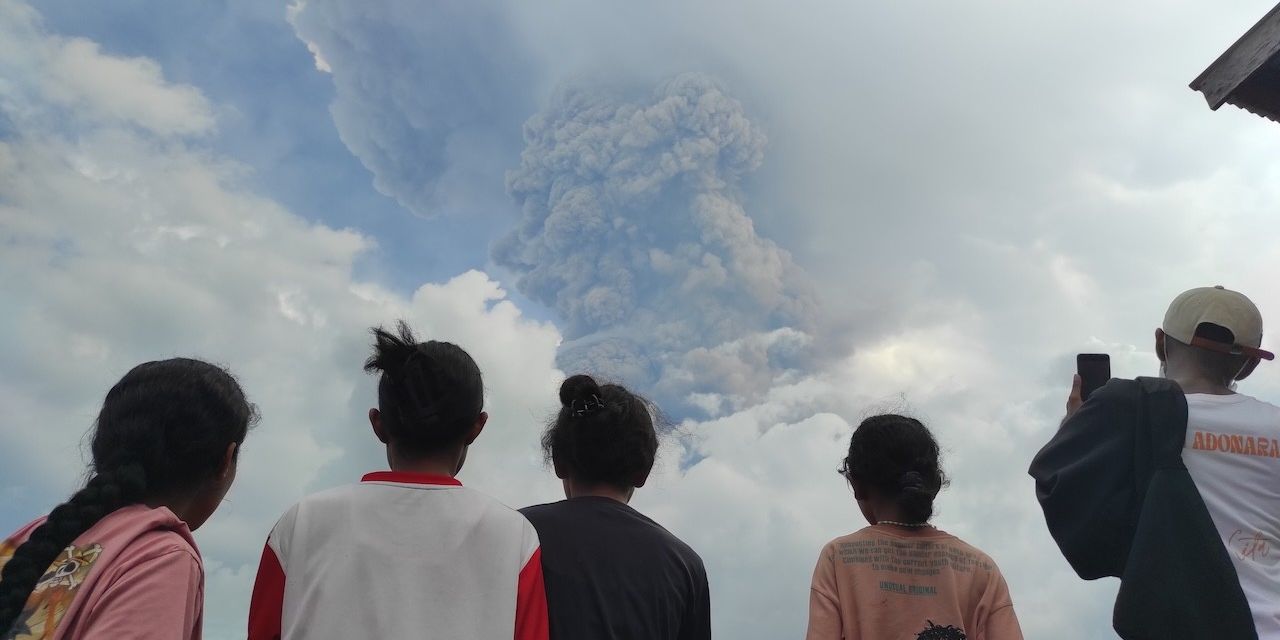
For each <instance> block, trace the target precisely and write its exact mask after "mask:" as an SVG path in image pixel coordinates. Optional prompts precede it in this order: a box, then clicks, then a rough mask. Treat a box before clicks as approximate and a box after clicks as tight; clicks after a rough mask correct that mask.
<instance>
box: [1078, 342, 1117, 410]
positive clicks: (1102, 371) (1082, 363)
mask: <svg viewBox="0 0 1280 640" xmlns="http://www.w3.org/2000/svg"><path fill="white" fill-rule="evenodd" d="M1076 373H1078V374H1080V399H1081V400H1088V399H1089V395H1090V394H1092V393H1093V392H1094V391H1097V390H1098V389H1100V388H1101V387H1102V385H1104V384H1106V383H1107V381H1108V380H1110V379H1111V356H1109V355H1107V354H1105V353H1081V354H1079V355H1077V356H1076Z"/></svg>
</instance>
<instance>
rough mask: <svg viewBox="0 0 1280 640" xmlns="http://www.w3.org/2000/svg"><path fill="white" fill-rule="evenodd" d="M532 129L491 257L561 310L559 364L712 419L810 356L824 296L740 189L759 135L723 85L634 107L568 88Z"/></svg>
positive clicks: (678, 89)
mask: <svg viewBox="0 0 1280 640" xmlns="http://www.w3.org/2000/svg"><path fill="white" fill-rule="evenodd" d="M524 134H525V142H526V147H525V150H524V152H523V154H522V155H521V163H520V167H519V168H518V169H516V170H514V171H511V172H510V173H509V174H508V175H507V189H508V191H509V192H510V194H511V195H512V197H514V198H515V200H516V201H517V203H518V204H519V205H520V207H521V211H522V218H521V220H520V223H519V226H518V227H517V228H516V229H514V230H512V231H511V232H510V233H508V234H507V235H506V236H505V237H504V238H502V239H501V240H500V241H499V242H497V243H496V244H495V245H494V248H493V256H494V259H495V260H496V261H497V262H498V263H499V264H501V265H503V266H505V267H508V268H510V269H512V270H514V271H515V272H516V273H518V274H519V279H518V282H517V286H518V287H519V289H520V291H521V292H523V293H524V294H525V295H527V296H529V297H531V298H533V299H535V300H537V301H540V302H542V303H544V304H546V305H548V306H550V307H552V308H553V309H555V311H556V312H557V314H558V315H559V317H560V319H561V323H560V326H561V330H562V331H563V332H564V336H565V344H564V345H563V346H562V349H561V354H560V358H559V362H560V366H562V367H563V368H565V369H566V370H571V371H577V370H588V371H594V372H597V373H601V374H603V375H605V376H609V377H614V378H618V379H621V380H624V381H626V382H628V383H630V384H635V385H638V386H640V387H641V388H648V389H652V390H654V391H656V392H657V393H658V395H659V396H661V397H663V398H664V399H667V400H678V401H681V402H684V403H690V402H692V403H694V404H697V405H698V406H701V407H702V408H704V409H707V410H710V411H712V412H714V411H716V410H717V409H718V404H719V403H720V402H721V401H723V400H729V401H730V402H732V403H734V404H738V403H740V402H742V401H746V400H749V399H752V398H754V397H755V396H756V395H757V394H759V393H761V392H763V391H764V390H765V389H767V388H768V387H769V386H770V385H771V384H773V383H774V382H775V380H776V378H777V377H778V376H780V375H785V373H786V372H787V371H788V370H790V369H791V368H792V367H793V366H794V365H795V364H796V363H797V362H801V361H803V360H804V359H805V358H806V352H807V350H808V345H809V344H810V342H811V340H810V333H811V332H812V331H813V330H814V328H815V326H816V325H817V322H816V317H817V303H816V300H815V296H814V294H813V292H812V291H811V290H810V287H809V286H808V284H807V281H806V278H805V277H804V275H803V273H802V272H801V270H800V269H799V268H798V267H797V266H796V265H795V264H794V263H793V261H792V259H791V256H790V255H789V254H788V253H787V252H786V251H785V250H783V249H781V248H779V247H778V246H777V245H776V244H774V243H773V242H772V241H770V240H768V239H767V238H763V237H761V236H760V235H759V234H758V233H757V232H756V230H755V227H754V225H753V224H752V221H751V218H750V217H749V216H748V215H747V213H746V210H745V209H744V205H743V198H742V195H741V192H740V184H741V181H742V179H743V178H744V176H746V175H747V174H749V173H751V172H752V171H754V170H755V169H757V168H758V167H759V166H760V164H761V162H762V161H763V159H764V153H765V143H766V140H765V135H764V133H763V132H762V131H761V129H760V127H759V126H757V125H756V124H755V123H753V122H752V121H751V119H750V118H748V117H747V115H746V113H745V112H744V110H743V106H742V104H741V103H740V102H738V101H737V100H735V99H734V98H733V97H731V96H730V95H728V94H727V93H726V92H725V90H724V89H723V88H722V87H721V86H720V85H719V84H718V83H717V82H716V81H715V80H714V79H712V78H710V77H708V76H705V75H700V74H682V75H679V76H677V77H675V78H672V79H670V80H668V81H667V82H665V83H664V84H662V85H661V86H659V87H658V88H657V89H656V90H655V91H654V92H653V93H652V95H650V96H648V97H646V98H643V99H639V100H635V99H632V100H628V99H627V98H626V97H624V96H622V95H619V94H618V93H611V92H607V91H599V90H593V89H586V88H581V87H570V88H566V89H563V90H562V91H560V92H559V93H558V94H557V95H556V96H555V97H554V98H553V99H552V101H551V103H550V105H549V106H548V107H547V108H546V109H544V110H543V111H542V112H540V113H538V114H537V115H535V116H533V117H532V118H530V119H529V120H528V122H526V124H525V128H524Z"/></svg>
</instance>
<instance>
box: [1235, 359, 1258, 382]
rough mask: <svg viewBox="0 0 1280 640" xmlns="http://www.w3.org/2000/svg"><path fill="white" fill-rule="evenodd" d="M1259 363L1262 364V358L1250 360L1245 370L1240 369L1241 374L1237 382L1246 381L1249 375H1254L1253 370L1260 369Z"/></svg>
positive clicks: (1238, 375)
mask: <svg viewBox="0 0 1280 640" xmlns="http://www.w3.org/2000/svg"><path fill="white" fill-rule="evenodd" d="M1259 362H1262V358H1249V362H1246V363H1245V365H1244V368H1242V369H1240V373H1237V374H1236V380H1244V379H1245V378H1248V377H1249V374H1251V373H1253V370H1254V369H1257V368H1258V363H1259Z"/></svg>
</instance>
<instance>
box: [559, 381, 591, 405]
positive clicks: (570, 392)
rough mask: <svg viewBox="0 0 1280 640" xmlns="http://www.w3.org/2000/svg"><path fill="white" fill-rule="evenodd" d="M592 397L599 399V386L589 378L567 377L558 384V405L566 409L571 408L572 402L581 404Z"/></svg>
mask: <svg viewBox="0 0 1280 640" xmlns="http://www.w3.org/2000/svg"><path fill="white" fill-rule="evenodd" d="M592 396H595V397H597V398H598V397H600V385H599V384H596V381H595V378H592V377H591V376H588V375H582V374H579V375H576V376H569V377H568V378H565V381H564V382H563V383H561V384H560V404H562V405H564V406H566V407H569V406H572V405H573V401H574V400H577V401H579V402H583V401H586V400H590V399H591V398H592Z"/></svg>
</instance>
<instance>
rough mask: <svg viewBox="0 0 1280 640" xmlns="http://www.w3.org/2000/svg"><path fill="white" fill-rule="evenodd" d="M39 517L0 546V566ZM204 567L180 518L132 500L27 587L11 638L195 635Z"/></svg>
mask: <svg viewBox="0 0 1280 640" xmlns="http://www.w3.org/2000/svg"><path fill="white" fill-rule="evenodd" d="M43 522H44V518H41V519H39V520H36V521H35V522H32V523H31V524H28V525H27V526H25V527H23V528H22V529H19V530H18V531H17V532H16V533H14V534H13V535H12V536H10V537H9V538H8V539H7V540H5V541H4V542H3V543H0V567H3V566H4V564H5V563H7V562H8V561H9V559H10V557H12V555H13V551H14V549H15V548H16V547H17V546H18V545H19V544H21V543H23V542H25V541H26V539H27V538H28V537H29V536H30V535H31V532H32V531H34V530H35V528H36V527H37V526H39V525H40V524H41V523H43ZM203 608H204V568H203V565H202V564H201V562H200V552H199V550H198V549H197V548H196V544H195V540H193V539H192V537H191V531H190V530H189V529H188V528H187V525H186V523H184V522H183V521H182V520H180V519H178V517H177V516H175V515H174V514H173V512H171V511H169V510H168V509H166V508H163V507H161V508H158V509H152V508H150V507H147V506H144V505H133V506H129V507H125V508H123V509H120V510H118V511H116V512H114V513H112V514H110V515H108V516H107V517H105V518H103V519H102V520H101V521H99V522H98V523H97V524H95V525H94V526H92V527H90V528H89V530H87V531H85V532H84V533H83V534H81V535H80V536H79V537H77V538H76V539H75V541H74V542H73V543H72V544H71V545H70V546H69V547H68V548H67V549H66V550H64V551H63V552H62V553H61V554H59V556H58V558H57V559H56V560H55V561H54V562H53V564H52V565H50V567H49V571H48V572H46V573H45V575H44V576H43V577H42V578H41V579H40V582H39V584H38V585H37V586H36V588H35V589H34V590H33V591H32V594H31V597H30V598H29V599H28V600H27V607H26V609H24V611H23V613H22V615H21V616H19V618H18V621H17V623H16V626H15V628H14V629H12V630H9V631H10V633H13V632H14V631H17V633H16V634H15V635H13V636H12V637H14V638H15V640H63V639H67V640H70V639H72V638H130V639H131V640H162V639H163V640H199V638H200V631H201V626H202V612H203Z"/></svg>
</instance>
